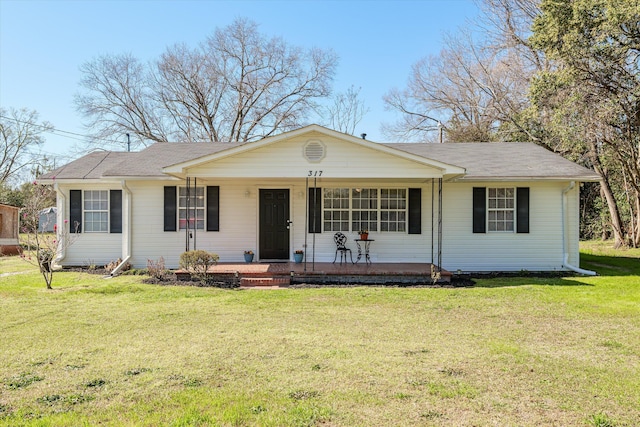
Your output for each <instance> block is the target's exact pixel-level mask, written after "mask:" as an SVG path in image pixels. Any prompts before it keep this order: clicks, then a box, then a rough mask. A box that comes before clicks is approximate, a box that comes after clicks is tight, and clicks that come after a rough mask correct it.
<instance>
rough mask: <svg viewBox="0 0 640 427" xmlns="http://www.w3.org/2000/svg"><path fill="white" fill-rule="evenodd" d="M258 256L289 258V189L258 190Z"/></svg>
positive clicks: (263, 257) (264, 257)
mask: <svg viewBox="0 0 640 427" xmlns="http://www.w3.org/2000/svg"><path fill="white" fill-rule="evenodd" d="M260 258H261V259H289V190H287V189H279V190H260Z"/></svg>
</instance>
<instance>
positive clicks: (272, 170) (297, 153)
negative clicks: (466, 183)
mask: <svg viewBox="0 0 640 427" xmlns="http://www.w3.org/2000/svg"><path fill="white" fill-rule="evenodd" d="M309 140H315V138H314V137H313V134H312V135H307V136H305V137H304V138H298V139H291V140H287V141H282V142H280V143H278V144H277V145H272V146H268V147H262V148H258V149H255V150H251V151H249V152H246V153H243V154H239V155H236V156H234V157H230V158H225V159H220V160H216V161H215V162H212V163H211V164H209V165H205V166H199V167H194V168H191V169H189V175H190V176H197V177H221V178H228V177H237V178H248V177H253V178H265V177H275V178H304V177H306V176H307V175H308V174H309V171H319V170H321V171H322V176H323V177H325V178H334V179H335V178H360V177H377V178H391V179H395V178H415V177H420V178H431V177H440V176H441V175H442V172H441V170H439V169H436V168H433V167H429V166H425V165H424V164H422V163H418V162H414V161H411V160H406V159H403V158H400V157H396V156H393V155H389V154H385V153H381V152H379V151H376V150H373V149H370V148H365V147H362V146H358V145H355V144H348V143H345V142H344V141H341V140H338V139H331V138H327V137H326V136H323V137H322V138H318V140H322V143H323V144H324V145H325V147H326V157H325V158H324V159H322V161H321V162H318V163H314V162H309V161H307V160H306V158H305V157H304V156H303V148H304V146H305V144H306V143H307V141H309Z"/></svg>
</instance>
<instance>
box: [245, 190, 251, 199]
mask: <svg viewBox="0 0 640 427" xmlns="http://www.w3.org/2000/svg"><path fill="white" fill-rule="evenodd" d="M244 197H246V198H249V197H251V191H249V190H246V191H245V192H244Z"/></svg>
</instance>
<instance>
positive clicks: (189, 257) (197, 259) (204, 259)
mask: <svg viewBox="0 0 640 427" xmlns="http://www.w3.org/2000/svg"><path fill="white" fill-rule="evenodd" d="M218 259H220V257H219V256H218V254H213V253H210V252H207V251H204V250H202V249H198V250H193V251H187V252H183V253H182V254H181V255H180V268H182V269H184V270H187V271H189V272H190V273H191V275H192V276H193V277H194V278H196V279H198V280H200V281H205V282H206V280H207V270H208V269H209V267H211V266H213V265H216V264H217V263H218Z"/></svg>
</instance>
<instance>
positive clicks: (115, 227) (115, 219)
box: [109, 190, 122, 233]
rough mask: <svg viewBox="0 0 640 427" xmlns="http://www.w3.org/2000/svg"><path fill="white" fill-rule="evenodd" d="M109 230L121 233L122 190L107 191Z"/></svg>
mask: <svg viewBox="0 0 640 427" xmlns="http://www.w3.org/2000/svg"><path fill="white" fill-rule="evenodd" d="M109 232H111V233H122V190H110V191H109Z"/></svg>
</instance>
